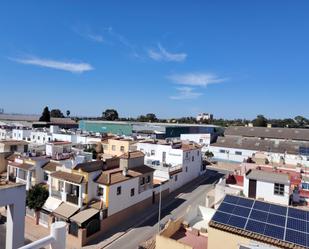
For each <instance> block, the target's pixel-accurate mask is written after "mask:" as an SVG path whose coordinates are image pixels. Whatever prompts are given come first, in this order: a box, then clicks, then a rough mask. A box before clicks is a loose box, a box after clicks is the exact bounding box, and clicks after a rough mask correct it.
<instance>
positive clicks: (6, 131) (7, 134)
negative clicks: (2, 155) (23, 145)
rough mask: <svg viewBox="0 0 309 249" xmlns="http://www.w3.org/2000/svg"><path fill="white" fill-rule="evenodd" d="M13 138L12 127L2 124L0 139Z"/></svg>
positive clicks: (0, 126)
mask: <svg viewBox="0 0 309 249" xmlns="http://www.w3.org/2000/svg"><path fill="white" fill-rule="evenodd" d="M8 139H12V127H10V126H7V125H0V140H8Z"/></svg>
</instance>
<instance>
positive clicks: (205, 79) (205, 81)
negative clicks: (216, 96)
mask: <svg viewBox="0 0 309 249" xmlns="http://www.w3.org/2000/svg"><path fill="white" fill-rule="evenodd" d="M168 78H169V79H170V80H172V81H173V82H174V83H177V84H181V85H187V86H203V87H206V86H208V85H210V84H216V83H221V82H224V81H226V80H227V79H226V78H220V77H218V76H217V75H215V74H211V73H187V74H173V75H170V76H168Z"/></svg>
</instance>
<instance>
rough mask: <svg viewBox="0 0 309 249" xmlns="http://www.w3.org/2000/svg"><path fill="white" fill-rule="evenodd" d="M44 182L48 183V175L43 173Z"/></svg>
mask: <svg viewBox="0 0 309 249" xmlns="http://www.w3.org/2000/svg"><path fill="white" fill-rule="evenodd" d="M44 181H46V182H47V181H48V174H47V173H46V172H44Z"/></svg>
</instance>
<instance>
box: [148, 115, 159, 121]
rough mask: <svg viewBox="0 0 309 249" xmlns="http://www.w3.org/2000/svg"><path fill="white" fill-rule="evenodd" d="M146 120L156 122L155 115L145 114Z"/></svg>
mask: <svg viewBox="0 0 309 249" xmlns="http://www.w3.org/2000/svg"><path fill="white" fill-rule="evenodd" d="M146 119H147V120H148V122H156V121H158V119H157V117H156V114H154V113H147V114H146Z"/></svg>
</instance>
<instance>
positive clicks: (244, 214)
mask: <svg viewBox="0 0 309 249" xmlns="http://www.w3.org/2000/svg"><path fill="white" fill-rule="evenodd" d="M249 213H250V209H249V208H245V207H237V208H235V209H234V210H233V214H236V215H239V216H242V217H246V218H247V217H248V216H249Z"/></svg>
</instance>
